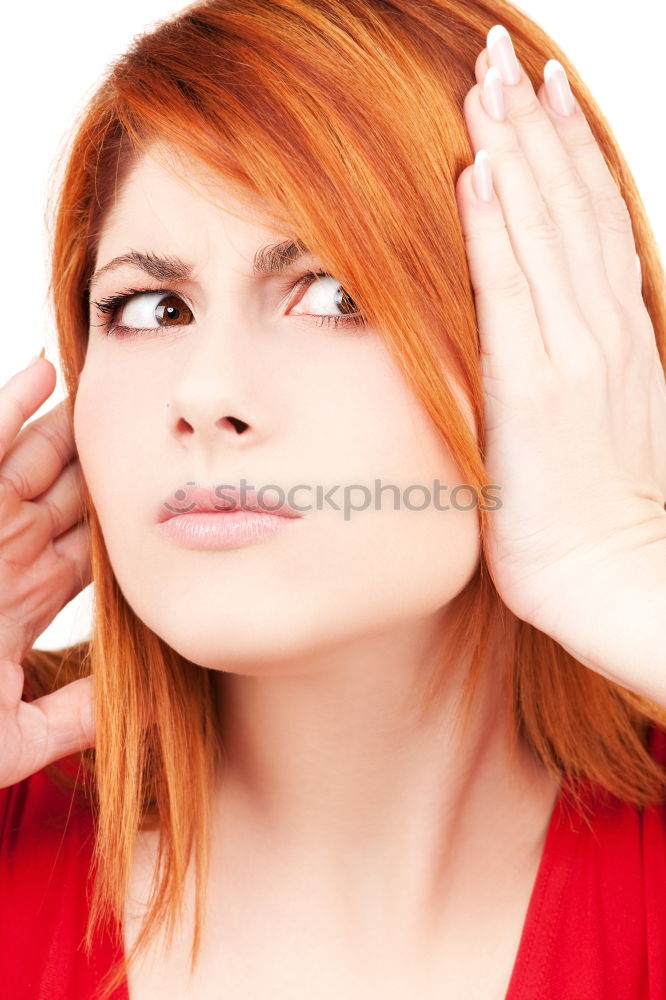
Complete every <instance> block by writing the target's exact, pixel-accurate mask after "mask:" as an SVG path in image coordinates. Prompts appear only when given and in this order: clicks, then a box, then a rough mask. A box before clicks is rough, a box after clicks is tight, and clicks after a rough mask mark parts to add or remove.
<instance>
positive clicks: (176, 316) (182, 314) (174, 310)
mask: <svg viewBox="0 0 666 1000" xmlns="http://www.w3.org/2000/svg"><path fill="white" fill-rule="evenodd" d="M155 318H156V319H157V321H158V323H159V324H160V326H182V325H183V324H185V323H191V322H192V320H193V319H194V317H193V315H192V313H191V311H190V308H189V306H187V305H185V303H184V302H183V300H182V299H180V298H179V297H178V296H177V295H165V296H164V298H163V299H160V301H159V302H158V304H157V306H156V308H155Z"/></svg>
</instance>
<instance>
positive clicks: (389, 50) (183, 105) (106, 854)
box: [24, 0, 666, 998]
mask: <svg viewBox="0 0 666 1000" xmlns="http://www.w3.org/2000/svg"><path fill="white" fill-rule="evenodd" d="M496 23H501V24H503V25H504V26H505V27H506V28H507V29H508V30H509V32H510V33H511V36H512V38H513V39H514V42H515V45H516V48H517V51H518V54H519V58H520V60H521V63H522V65H523V67H524V69H525V71H526V73H527V74H528V76H529V77H530V79H531V80H532V82H533V83H535V85H536V86H538V83H539V82H540V78H541V71H542V68H543V65H544V63H545V62H546V60H547V59H549V58H551V57H554V58H557V59H559V61H560V62H561V63H562V64H563V65H564V67H565V69H566V71H567V73H568V75H569V79H570V81H571V85H572V89H573V90H574V92H575V94H576V97H577V99H578V101H579V103H580V105H581V107H582V109H583V112H584V113H585V115H586V116H587V119H588V121H589V123H590V127H591V129H592V131H593V133H594V135H595V137H596V139H597V141H598V143H599V145H600V147H601V150H602V152H603V154H604V156H605V158H606V162H607V163H608V166H609V168H610V170H611V172H612V174H613V176H614V178H615V180H616V182H617V184H618V187H619V190H620V192H621V194H622V196H623V198H624V199H625V201H626V203H627V205H628V208H629V212H630V215H631V220H632V223H633V232H634V237H635V242H636V248H637V251H638V254H639V258H640V263H641V267H642V293H643V298H644V301H645V305H646V307H647V309H648V312H649V314H650V317H651V319H652V322H653V325H654V329H655V334H656V340H657V346H658V349H659V354H660V357H661V361H662V365H663V366H665V367H666V323H665V315H664V302H663V291H664V272H663V269H662V265H661V262H660V259H659V254H658V250H657V245H656V241H655V239H654V235H653V233H652V230H651V228H650V225H649V222H648V220H647V217H646V214H645V211H644V208H643V204H642V202H641V199H640V196H639V194H638V191H637V189H636V185H635V182H634V180H633V178H632V176H631V174H630V172H629V170H628V167H627V164H626V162H625V159H624V157H623V155H622V153H621V152H620V150H619V148H618V146H617V144H616V141H615V139H614V137H613V134H612V132H611V130H610V128H609V126H608V124H607V122H606V121H605V119H604V117H603V115H602V113H601V111H600V110H599V108H598V107H597V105H596V104H595V102H594V100H593V99H592V97H591V95H590V93H589V92H588V90H587V88H586V86H585V84H584V82H583V81H582V80H581V79H580V77H579V75H578V73H577V72H576V70H575V67H574V66H573V65H572V64H571V63H570V62H569V60H568V59H567V57H566V55H565V54H564V52H562V50H561V49H560V48H559V47H558V46H557V45H556V44H555V43H554V42H553V40H552V39H551V38H550V37H549V36H548V35H547V34H546V33H545V32H544V31H542V30H541V28H539V27H538V26H537V25H536V24H534V23H533V22H532V21H531V20H530V19H529V18H528V17H527V16H526V15H525V14H524V13H522V12H521V11H520V10H518V9H517V8H515V7H513V6H511V5H510V4H508V3H506V2H504V0H488V2H484V0H210V2H204V3H197V4H193V5H191V6H189V7H187V8H186V9H185V10H183V12H182V13H181V14H179V15H178V16H176V17H175V18H173V19H171V20H168V21H165V22H161V23H159V24H158V25H157V27H156V28H154V30H151V31H150V32H148V33H146V34H143V35H141V36H138V37H137V38H135V40H134V41H133V43H132V45H131V48H130V49H129V50H128V52H127V53H126V54H124V55H123V56H122V57H121V58H119V59H118V60H117V61H116V62H115V63H114V64H113V65H112V66H111V67H110V68H109V69H108V71H107V73H106V75H105V76H104V78H103V80H102V82H101V84H100V85H99V87H98V88H97V90H96V92H95V93H94V95H93V96H92V98H91V99H90V100H89V101H88V103H87V105H86V107H85V109H84V111H83V112H82V114H81V115H80V116H79V119H78V121H77V122H76V124H75V128H74V131H73V135H72V137H71V141H70V144H69V148H68V150H67V152H66V158H65V160H64V161H63V162H64V167H63V170H62V175H61V177H60V178H59V179H58V186H57V196H56V206H55V211H54V213H53V222H52V231H51V264H52V270H51V295H52V300H53V306H54V310H55V318H56V325H57V332H58V344H59V350H60V357H61V364H62V370H63V374H64V378H65V382H66V386H67V390H68V399H69V402H70V405H71V406H72V407H73V405H74V400H75V397H76V392H77V386H78V380H79V375H80V372H81V369H82V366H83V363H84V358H85V353H86V345H87V337H88V330H89V321H90V317H89V307H88V297H87V292H88V283H89V279H90V276H91V273H92V270H93V267H94V264H95V256H96V249H97V245H98V240H99V235H100V231H101V229H102V227H103V225H104V220H105V218H106V217H107V213H108V211H109V209H110V208H111V207H112V206H113V202H114V198H115V197H116V196H117V193H118V191H119V190H120V187H121V186H122V183H123V181H124V179H125V178H126V177H127V175H128V173H129V171H130V170H131V169H132V166H133V164H134V163H135V162H136V160H137V158H138V157H139V156H141V155H142V154H143V153H145V152H148V151H150V152H152V153H155V152H157V153H158V154H159V155H162V153H163V154H164V163H165V166H167V167H169V169H174V170H176V171H177V175H178V177H179V179H180V180H181V181H182V182H183V183H189V180H188V177H187V176H186V175H185V174H183V173H182V172H180V173H178V166H177V159H176V158H173V157H171V155H170V154H171V153H172V152H174V151H178V152H181V153H184V154H186V156H188V157H192V158H194V160H195V161H196V162H197V163H199V164H201V165H202V167H203V168H204V169H205V170H208V171H209V172H210V177H211V178H212V179H218V180H219V181H221V182H223V183H225V184H226V185H229V186H230V187H231V189H232V190H233V192H234V193H235V195H236V197H237V198H238V199H239V201H240V202H241V203H243V204H246V205H247V210H248V212H249V213H250V214H252V213H253V212H254V210H255V209H256V206H257V204H261V205H269V206H270V207H271V210H272V211H273V213H274V216H273V217H274V220H275V222H276V225H277V226H279V228H280V229H281V230H282V231H284V232H286V233H294V234H296V235H297V236H298V238H299V239H301V240H302V241H303V242H304V244H305V245H306V246H307V247H308V248H310V249H311V250H312V251H313V252H314V253H315V254H316V255H317V256H318V257H320V258H321V260H322V261H323V262H324V263H325V265H326V267H327V269H330V271H331V273H333V274H335V275H336V278H337V279H338V280H339V281H340V282H341V284H342V285H343V286H344V287H345V289H346V290H347V291H348V292H349V293H350V294H351V296H352V297H353V299H354V301H355V302H356V303H357V304H358V306H359V309H360V310H361V311H362V312H363V314H364V316H365V317H366V319H367V320H368V322H369V323H370V324H371V325H372V326H373V327H374V328H375V329H376V330H377V331H378V333H379V334H380V336H381V337H382V338H383V339H384V341H385V343H386V345H387V347H388V349H389V350H390V351H391V353H392V356H393V358H394V359H395V362H396V364H397V365H398V366H399V369H400V371H401V372H402V374H403V375H404V378H405V379H406V380H407V382H408V384H409V385H410V387H411V388H412V389H413V391H414V392H415V394H416V395H417V397H418V399H419V400H420V402H421V404H422V405H423V407H424V408H425V410H426V412H427V413H428V414H429V416H430V417H431V419H432V421H433V423H434V425H435V426H436V427H437V429H438V430H439V432H440V433H441V435H442V439H443V441H444V442H445V443H446V445H447V446H448V448H449V450H450V453H451V455H452V457H453V459H454V460H455V461H456V462H457V464H458V466H459V467H460V469H461V470H462V472H463V475H464V477H465V479H464V481H465V482H466V483H468V484H470V485H471V486H473V487H474V489H475V490H476V495H477V496H480V495H482V490H483V488H484V486H485V485H486V476H485V471H484V464H483V454H484V432H483V394H482V385H481V378H480V365H479V339H478V328H477V322H476V314H475V307H474V297H473V292H472V288H471V282H470V277H469V271H468V265H467V259H466V251H465V246H464V240H463V236H462V231H461V226H460V222H459V215H458V209H457V205H456V198H455V182H456V179H457V177H458V175H459V173H460V172H461V170H462V169H463V168H464V167H465V166H467V165H468V164H469V163H470V162H471V161H472V159H473V150H472V147H471V145H470V141H469V138H468V134H467V129H466V125H465V121H464V118H463V112H462V105H463V100H464V97H465V95H466V93H467V91H468V90H469V89H470V87H471V86H473V84H474V83H475V77H474V64H475V60H476V58H477V55H478V53H479V51H480V50H481V49H482V48H483V47H484V46H485V37H486V33H487V31H488V30H489V28H490V27H492V25H494V24H496ZM160 151H162V152H160ZM257 199H258V201H257ZM387 275H390V280H389V281H387V280H386V276H387ZM454 377H455V378H456V379H457V380H459V382H460V384H461V385H462V386H463V387H464V390H465V393H466V394H467V399H468V401H469V404H470V406H471V410H472V413H473V415H474V419H475V422H476V428H477V433H476V434H475V433H473V432H472V431H471V429H470V427H469V424H468V423H467V422H466V420H465V417H464V415H463V413H462V412H461V408H460V405H459V402H458V400H457V398H456V393H455V388H454V385H453V382H452V379H453V378H454ZM84 493H85V502H86V517H87V520H88V523H89V526H90V531H91V540H92V574H93V575H92V578H93V582H94V591H95V593H94V596H95V601H94V609H93V630H92V635H91V639H90V642H89V643H87V644H86V648H85V650H84V651H83V655H79V654H81V652H82V651H81V650H80V649H79V648H78V647H77V649H76V650H74V649H72V650H71V652H72V654H74V653H76V655H71V656H69V657H68V655H67V654H68V652H70V651H68V650H64V651H62V650H61V651H58V652H57V653H53V654H49V653H43V652H42V653H38V652H37V651H32V652H31V653H30V654H29V655H28V656H27V657H26V659H25V663H24V666H25V667H26V668H27V675H28V676H32V679H33V685H34V688H35V693H37V694H39V693H40V691H46V690H51V689H53V688H54V687H56V686H60V685H61V684H62V683H65V682H66V681H67V680H72V679H74V677H76V676H81V675H82V674H87V673H90V672H92V673H93V674H94V675H95V713H96V733H97V735H96V745H95V747H94V748H93V749H91V750H86V751H83V753H82V760H83V761H84V763H85V764H86V768H87V772H88V774H89V780H90V788H91V790H92V793H93V796H92V801H93V802H94V806H95V809H94V815H95V820H96V825H95V830H96V836H95V848H94V851H95V886H94V895H93V900H92V905H91V910H90V919H89V924H88V928H87V930H88V934H87V937H86V947H90V945H91V943H92V940H93V931H94V927H95V925H96V923H97V921H98V920H101V919H103V918H105V917H107V916H108V914H112V916H113V917H114V918H117V919H119V920H121V919H122V913H123V906H124V900H125V897H126V893H127V888H128V882H129V873H130V864H131V854H132V847H133V843H134V841H135V837H136V834H137V832H138V831H139V830H141V829H147V828H153V829H157V830H159V845H160V846H159V850H160V854H159V862H160V863H159V865H158V871H156V873H155V880H154V883H153V888H154V892H153V896H152V897H151V905H150V907H149V909H148V912H147V914H146V917H145V920H144V922H143V925H142V928H141V933H140V934H139V936H138V938H137V940H136V942H135V944H134V947H133V948H132V950H131V953H130V955H129V956H127V959H128V960H131V958H133V957H134V955H135V954H137V953H138V952H139V951H140V950H141V949H142V948H144V947H147V945H148V943H149V941H150V940H151V938H152V936H153V935H154V934H156V933H157V932H158V930H159V929H160V927H161V926H166V929H167V932H168V934H169V936H170V935H171V934H172V933H173V930H174V928H175V926H176V922H177V914H178V912H179V908H180V907H181V905H182V902H183V898H184V886H185V874H186V871H187V869H188V866H189V863H190V858H191V856H192V855H193V854H194V855H195V856H196V866H195V873H196V874H195V877H196V897H195V908H196V913H195V923H194V935H193V940H192V950H191V969H194V968H195V965H196V962H197V959H198V956H199V951H200V943H201V930H202V925H203V919H204V916H203V915H204V901H205V884H206V878H207V874H206V873H207V871H208V868H207V866H208V838H209V830H210V826H209V818H208V815H209V814H208V808H209V799H210V791H211V781H212V778H213V776H214V775H215V774H217V773H218V770H217V769H218V767H219V765H220V760H221V759H222V757H223V750H222V749H221V745H222V740H223V737H224V734H223V733H220V731H219V725H218V722H219V720H218V718H217V717H216V714H215V708H214V697H213V676H212V671H209V670H207V669H205V668H202V667H200V666H197V665H195V664H192V663H191V662H189V661H187V660H185V659H184V658H183V657H182V656H180V655H179V654H176V653H175V652H174V651H173V650H172V649H171V648H170V647H169V646H168V645H167V644H166V643H165V642H164V641H163V640H161V639H160V637H159V636H157V635H155V634H154V633H153V632H152V631H151V630H150V629H149V628H148V627H147V626H146V625H145V624H144V623H143V622H142V621H141V620H140V619H139V618H138V617H137V616H136V615H135V614H134V612H133V610H132V609H131V608H130V607H129V606H128V605H127V603H126V602H125V600H124V597H123V594H122V592H121V591H120V588H119V587H118V584H117V582H116V580H115V577H114V574H113V570H112V567H111V564H110V562H109V558H108V554H107V551H106V548H105V545H104V540H103V537H102V533H101V530H100V525H99V522H98V519H97V516H96V513H95V509H94V506H93V504H92V500H91V497H90V495H89V493H88V491H87V487H85V486H84ZM487 516H492V512H488V511H485V510H483V509H481V508H480V509H479V528H480V532H481V538H482V540H483V538H484V536H485V530H486V518H487ZM445 557H446V556H445V554H444V553H442V555H441V558H445ZM432 558H433V559H436V558H438V556H437V553H436V552H433V554H432ZM452 607H453V610H454V611H455V616H454V624H455V629H454V632H453V637H452V639H451V640H450V642H451V644H450V645H449V646H448V647H447V655H448V656H455V655H460V656H462V655H465V656H466V657H468V658H469V669H468V670H467V673H466V675H465V685H464V689H463V690H464V697H463V699H462V701H461V705H460V713H459V715H460V719H461V721H462V728H461V734H463V733H464V731H465V727H466V726H467V723H468V721H469V718H470V717H471V714H472V713H473V709H474V703H475V697H474V696H475V693H476V691H477V685H478V681H479V679H480V677H481V676H482V673H481V670H482V664H483V663H484V653H485V651H486V648H487V639H488V636H489V634H490V628H489V625H490V624H491V623H496V624H497V625H498V627H499V628H500V629H501V633H500V634H501V635H502V637H503V641H502V645H501V649H500V651H499V659H500V662H497V660H495V661H494V664H493V669H496V670H499V669H501V670H502V676H503V678H504V679H505V684H506V688H505V692H506V699H505V701H506V711H507V713H508V721H509V723H510V729H511V732H513V733H515V734H516V738H521V739H522V740H523V741H524V742H525V743H526V744H527V746H529V747H530V748H531V750H532V752H533V754H534V755H535V757H537V758H538V759H539V760H540V761H541V762H543V764H544V765H545V766H546V767H547V768H548V769H549V770H550V771H551V772H552V773H553V774H556V775H557V776H559V777H560V778H562V779H567V780H568V781H569V782H570V783H571V787H572V789H573V791H574V795H576V794H577V793H576V788H577V787H578V785H579V783H580V782H582V781H588V780H590V781H594V782H597V783H598V784H600V785H601V786H602V787H603V788H605V789H606V790H607V791H609V792H610V793H612V794H614V795H616V796H618V797H619V798H621V799H623V800H624V801H626V802H631V803H635V804H637V805H640V806H643V805H646V804H648V803H652V802H658V801H662V800H663V798H664V795H665V794H666V781H665V774H664V770H663V769H662V768H661V767H660V766H659V765H658V764H657V763H656V762H655V761H654V760H653V759H652V757H651V756H650V754H649V752H648V749H647V745H646V733H647V728H648V726H649V725H651V724H654V723H657V724H659V725H662V726H663V725H666V710H664V708H662V707H660V706H659V705H657V704H654V703H652V702H650V701H648V700H646V699H644V698H641V697H639V696H637V695H636V694H634V693H632V692H630V691H627V690H625V689H623V688H622V687H620V686H618V685H615V684H613V683H612V682H611V681H609V680H607V679H605V678H603V677H601V676H600V675H598V674H597V673H595V672H593V671H591V670H589V669H588V668H587V667H585V666H583V665H582V664H580V663H579V662H577V661H576V660H575V659H574V658H573V657H572V656H571V655H570V654H569V653H567V652H566V651H565V650H564V649H563V648H562V647H561V646H559V645H558V644H557V643H556V642H554V641H553V640H552V639H551V638H550V637H549V636H547V635H545V634H544V633H542V632H540V631H539V630H537V629H535V628H533V627H532V626H530V625H528V624H526V623H525V622H523V621H521V620H520V619H518V618H517V617H516V616H514V615H513V614H512V613H511V612H510V611H509V610H508V609H507V608H506V606H505V605H504V604H503V602H502V601H501V600H500V598H499V596H498V594H497V592H496V590H495V588H494V586H493V583H492V580H491V578H490V575H489V572H488V569H487V566H486V563H485V560H484V558H483V555H482V557H481V560H480V563H479V567H478V569H477V571H476V573H475V575H474V577H473V578H472V580H470V582H469V583H468V585H467V586H466V587H465V588H464V590H463V591H462V592H461V593H460V594H459V595H458V596H457V598H456V599H455V601H454V602H453V605H452ZM56 665H57V670H56ZM445 680H446V671H445V668H444V666H443V661H442V662H440V661H439V660H438V662H437V664H436V669H434V670H433V672H432V675H431V676H430V677H429V681H428V684H427V685H426V687H425V697H424V701H423V705H424V712H425V711H427V710H429V709H430V708H431V707H432V706H433V705H435V704H436V703H437V699H438V696H439V695H440V694H441V692H442V690H443V685H444V683H445ZM461 738H462V735H461ZM581 799H582V797H581ZM170 939H171V938H170ZM125 968H126V966H125V962H123V964H122V966H120V965H119V966H117V967H116V969H115V972H114V975H113V976H112V977H110V979H109V984H108V989H107V991H106V992H105V994H104V996H105V998H106V997H107V996H108V994H109V993H110V992H111V991H112V989H113V988H115V986H117V984H118V983H119V981H120V977H121V976H122V975H123V974H124V972H125Z"/></svg>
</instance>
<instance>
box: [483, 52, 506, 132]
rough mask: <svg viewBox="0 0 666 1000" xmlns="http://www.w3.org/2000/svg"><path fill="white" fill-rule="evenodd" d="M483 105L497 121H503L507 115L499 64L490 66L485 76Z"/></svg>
mask: <svg viewBox="0 0 666 1000" xmlns="http://www.w3.org/2000/svg"><path fill="white" fill-rule="evenodd" d="M483 106H484V108H485V109H486V111H487V112H488V114H489V115H490V117H491V118H494V119H495V120H496V121H500V122H501V121H503V120H504V118H505V117H506V112H505V110H504V94H503V93H502V78H501V76H500V72H499V70H498V68H497V66H489V67H488V69H487V70H486V75H485V76H484V78H483Z"/></svg>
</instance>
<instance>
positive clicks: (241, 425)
mask: <svg viewBox="0 0 666 1000" xmlns="http://www.w3.org/2000/svg"><path fill="white" fill-rule="evenodd" d="M225 419H226V420H228V421H229V423H230V424H233V426H234V427H235V428H236V431H237V432H238V434H242V433H243V431H244V430H245V429H246V428H247V427H249V424H246V423H245V421H244V420H238V418H237V417H226V418H225Z"/></svg>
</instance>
